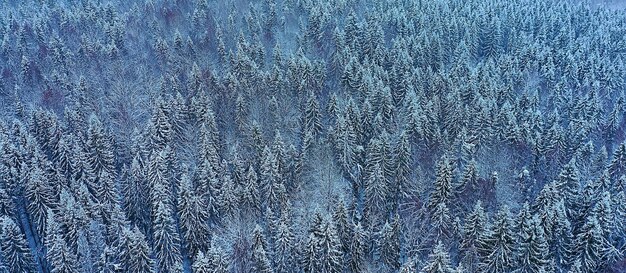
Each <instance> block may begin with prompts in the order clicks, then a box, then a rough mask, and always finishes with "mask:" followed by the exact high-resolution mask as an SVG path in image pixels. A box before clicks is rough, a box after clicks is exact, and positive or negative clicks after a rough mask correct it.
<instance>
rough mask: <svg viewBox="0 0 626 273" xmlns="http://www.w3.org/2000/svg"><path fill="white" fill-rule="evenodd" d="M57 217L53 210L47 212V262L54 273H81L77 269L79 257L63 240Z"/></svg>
mask: <svg viewBox="0 0 626 273" xmlns="http://www.w3.org/2000/svg"><path fill="white" fill-rule="evenodd" d="M55 218H56V215H55V214H54V212H52V210H51V209H48V211H47V220H46V224H47V226H46V246H47V248H46V260H47V261H48V264H49V265H50V268H51V270H50V272H52V273H71V272H76V273H77V272H79V271H78V268H77V261H78V259H77V257H76V255H75V254H74V251H71V250H70V248H69V247H68V246H67V243H66V242H65V240H63V237H62V234H61V230H60V227H59V224H58V223H57V221H56V219H55Z"/></svg>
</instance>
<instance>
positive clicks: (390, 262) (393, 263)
mask: <svg viewBox="0 0 626 273" xmlns="http://www.w3.org/2000/svg"><path fill="white" fill-rule="evenodd" d="M399 229H400V227H399V223H398V222H397V221H394V222H393V223H392V224H389V222H386V223H385V224H384V225H383V226H382V228H381V230H380V231H379V232H378V242H377V245H378V252H379V255H380V261H381V262H382V263H383V264H384V265H385V267H387V268H389V269H391V270H393V271H395V270H398V268H399V267H400V234H399V233H400V231H399Z"/></svg>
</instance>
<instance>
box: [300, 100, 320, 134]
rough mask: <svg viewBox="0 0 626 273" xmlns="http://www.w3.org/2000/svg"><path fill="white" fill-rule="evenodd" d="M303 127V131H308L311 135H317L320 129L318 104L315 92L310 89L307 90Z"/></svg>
mask: <svg viewBox="0 0 626 273" xmlns="http://www.w3.org/2000/svg"><path fill="white" fill-rule="evenodd" d="M303 128H304V132H310V133H311V134H312V135H313V136H317V135H318V134H319V133H320V132H321V131H322V117H321V113H320V106H319V103H318V101H317V97H316V96H315V93H314V92H311V91H309V94H308V98H307V101H306V105H305V108H304V122H303Z"/></svg>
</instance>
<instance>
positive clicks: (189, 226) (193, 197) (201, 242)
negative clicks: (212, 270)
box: [178, 174, 210, 257]
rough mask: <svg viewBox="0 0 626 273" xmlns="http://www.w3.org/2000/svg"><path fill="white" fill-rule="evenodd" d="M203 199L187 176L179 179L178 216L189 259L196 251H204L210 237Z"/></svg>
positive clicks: (207, 214) (207, 213)
mask: <svg viewBox="0 0 626 273" xmlns="http://www.w3.org/2000/svg"><path fill="white" fill-rule="evenodd" d="M206 208H207V206H206V204H205V202H204V199H203V198H202V197H201V196H200V195H198V194H197V193H196V192H195V190H194V189H193V185H192V183H191V180H190V178H189V176H187V174H183V175H182V177H181V178H180V186H179V198H178V214H179V222H180V226H181V229H182V232H183V238H184V240H185V245H186V247H187V251H188V253H189V256H190V257H194V256H195V254H196V253H197V252H198V251H206V250H207V249H206V242H207V241H208V240H209V237H210V230H209V216H210V215H209V212H208V211H207V210H206Z"/></svg>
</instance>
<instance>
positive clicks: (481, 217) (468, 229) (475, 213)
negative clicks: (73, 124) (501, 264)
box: [459, 200, 488, 270]
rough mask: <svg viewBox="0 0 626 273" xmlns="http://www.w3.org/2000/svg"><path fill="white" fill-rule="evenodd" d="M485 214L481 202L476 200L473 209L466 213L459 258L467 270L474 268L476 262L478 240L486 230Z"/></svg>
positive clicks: (478, 246)
mask: <svg viewBox="0 0 626 273" xmlns="http://www.w3.org/2000/svg"><path fill="white" fill-rule="evenodd" d="M487 220H488V219H487V215H486V214H485V211H484V209H483V207H482V202H480V200H479V201H477V202H476V204H475V205H474V209H473V210H472V211H471V212H470V213H469V214H467V216H466V218H465V223H464V225H463V234H462V236H461V238H462V239H461V244H460V246H459V248H460V250H461V259H462V261H463V263H464V264H466V267H467V268H468V269H469V270H474V269H475V266H476V265H477V263H478V257H479V256H478V254H479V249H480V240H481V238H484V236H485V235H486V231H487Z"/></svg>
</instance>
